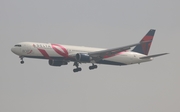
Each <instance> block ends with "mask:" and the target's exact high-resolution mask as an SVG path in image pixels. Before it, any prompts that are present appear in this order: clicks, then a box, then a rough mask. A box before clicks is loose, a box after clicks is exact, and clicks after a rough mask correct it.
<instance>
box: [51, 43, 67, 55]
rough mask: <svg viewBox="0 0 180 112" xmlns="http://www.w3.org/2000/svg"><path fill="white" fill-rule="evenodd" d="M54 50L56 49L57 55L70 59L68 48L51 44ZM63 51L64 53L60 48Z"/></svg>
mask: <svg viewBox="0 0 180 112" xmlns="http://www.w3.org/2000/svg"><path fill="white" fill-rule="evenodd" d="M51 45H52V48H53V49H54V51H56V53H58V54H59V55H61V56H63V57H66V58H67V57H68V52H67V50H66V48H64V47H63V46H61V45H59V44H51ZM57 47H58V48H60V49H62V50H63V52H62V51H60V50H59V49H58V48H57Z"/></svg>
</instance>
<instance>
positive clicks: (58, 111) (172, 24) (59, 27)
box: [0, 0, 180, 112]
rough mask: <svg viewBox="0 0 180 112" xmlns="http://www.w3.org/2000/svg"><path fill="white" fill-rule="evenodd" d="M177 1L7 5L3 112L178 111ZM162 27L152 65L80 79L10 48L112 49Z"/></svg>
mask: <svg viewBox="0 0 180 112" xmlns="http://www.w3.org/2000/svg"><path fill="white" fill-rule="evenodd" d="M179 4H180V1H179V0H136V1H133V0H129V1H127V0H64V1H62V0H1V1H0V47H1V63H0V67H1V70H0V111H1V112H50V111H51V112H72V111H73V112H179V111H180V107H179V106H180V96H179V95H180V87H179V85H180V70H179V66H180V61H179V59H180V58H179V56H180V52H179V40H180V39H179V36H180V35H179V34H180V33H179V31H180V22H179V20H180V13H179V10H180V8H179ZM151 28H154V29H156V30H157V31H156V34H155V38H154V42H153V44H152V47H151V50H150V54H155V53H163V52H169V53H170V54H169V55H167V56H163V57H160V58H156V59H155V60H154V61H152V62H148V63H143V64H140V65H130V66H124V67H119V66H107V65H99V67H98V69H96V70H93V71H89V70H88V66H89V65H90V64H83V65H81V67H82V69H83V70H82V72H79V73H76V74H74V73H73V72H72V69H73V68H74V67H73V66H72V65H73V63H69V65H68V66H62V67H51V66H49V65H48V62H47V60H37V59H25V64H24V65H21V64H20V60H19V58H18V57H17V56H16V55H14V54H13V53H12V52H11V51H10V49H11V47H12V46H13V45H14V44H16V43H18V42H22V41H35V42H52V43H60V44H70V45H81V46H82V45H83V46H92V47H102V48H113V47H119V46H123V45H128V44H133V43H137V42H139V41H140V39H141V38H142V37H143V36H144V35H145V34H146V33H147V31H148V30H149V29H151Z"/></svg>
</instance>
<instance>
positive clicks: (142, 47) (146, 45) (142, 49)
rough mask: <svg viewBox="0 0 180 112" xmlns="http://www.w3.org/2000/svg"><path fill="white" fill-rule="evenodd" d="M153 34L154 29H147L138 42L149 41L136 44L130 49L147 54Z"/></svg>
mask: <svg viewBox="0 0 180 112" xmlns="http://www.w3.org/2000/svg"><path fill="white" fill-rule="evenodd" d="M154 34H155V30H153V29H151V30H149V32H148V33H147V34H146V35H145V36H144V37H143V38H142V40H141V41H140V42H144V41H150V42H147V43H143V44H140V45H137V46H136V47H135V48H134V49H133V50H132V51H134V52H138V53H141V54H145V55H148V53H149V50H150V47H151V43H152V41H153V37H154Z"/></svg>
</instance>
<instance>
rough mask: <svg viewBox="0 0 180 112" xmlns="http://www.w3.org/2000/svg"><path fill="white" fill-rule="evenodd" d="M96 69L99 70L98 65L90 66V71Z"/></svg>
mask: <svg viewBox="0 0 180 112" xmlns="http://www.w3.org/2000/svg"><path fill="white" fill-rule="evenodd" d="M96 68H97V65H92V66H89V70H93V69H96Z"/></svg>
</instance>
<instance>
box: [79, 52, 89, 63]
mask: <svg viewBox="0 0 180 112" xmlns="http://www.w3.org/2000/svg"><path fill="white" fill-rule="evenodd" d="M90 59H91V57H90V56H89V55H88V54H83V53H77V54H76V60H77V61H79V62H83V63H88V62H90Z"/></svg>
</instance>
